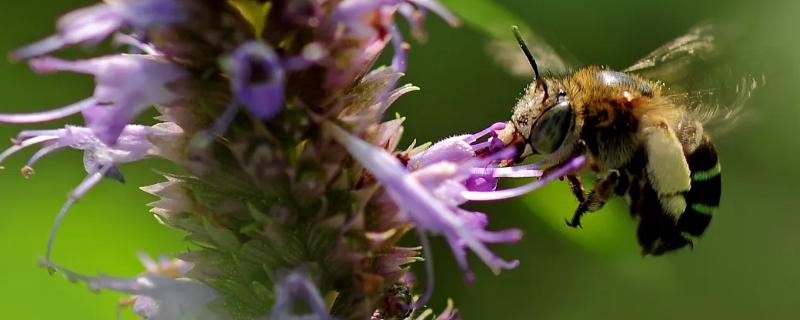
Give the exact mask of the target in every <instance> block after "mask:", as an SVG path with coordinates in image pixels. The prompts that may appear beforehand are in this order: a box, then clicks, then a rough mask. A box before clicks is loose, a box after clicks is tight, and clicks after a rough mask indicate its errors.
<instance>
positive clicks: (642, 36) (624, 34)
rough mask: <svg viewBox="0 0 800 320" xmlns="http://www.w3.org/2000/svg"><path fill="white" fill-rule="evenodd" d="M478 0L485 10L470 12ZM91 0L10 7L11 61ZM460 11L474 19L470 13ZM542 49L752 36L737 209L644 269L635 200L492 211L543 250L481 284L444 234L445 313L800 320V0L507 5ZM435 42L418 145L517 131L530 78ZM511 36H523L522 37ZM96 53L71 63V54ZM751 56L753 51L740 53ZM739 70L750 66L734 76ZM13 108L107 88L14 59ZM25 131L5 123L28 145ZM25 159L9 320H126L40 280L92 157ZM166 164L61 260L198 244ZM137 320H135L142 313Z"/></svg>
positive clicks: (401, 106)
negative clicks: (153, 191)
mask: <svg viewBox="0 0 800 320" xmlns="http://www.w3.org/2000/svg"><path fill="white" fill-rule="evenodd" d="M464 2H471V1H464ZM89 3H91V2H90V1H86V0H80V1H79V0H61V1H48V0H35V1H34V0H31V1H4V2H2V3H1V4H0V12H2V15H3V19H0V30H3V36H2V38H0V51H2V52H9V51H10V50H12V49H14V48H16V47H18V46H20V45H23V44H26V43H29V42H31V41H33V40H35V39H38V38H40V37H42V36H44V35H47V34H49V33H51V32H52V30H53V24H54V21H55V19H56V18H57V17H58V16H60V15H61V14H63V13H65V12H67V11H68V10H70V9H71V8H77V7H79V6H83V5H86V4H89ZM447 3H449V4H451V5H454V6H458V3H459V1H456V0H450V1H447ZM496 3H497V4H499V5H501V6H502V7H504V8H506V9H507V10H508V11H509V12H513V13H514V14H515V15H517V16H518V17H519V18H520V19H521V20H523V21H526V22H527V23H528V25H529V26H530V27H531V28H532V29H533V30H535V31H536V32H537V33H538V34H539V35H540V36H542V37H545V38H546V39H548V40H549V41H550V42H551V43H552V44H555V45H557V46H558V47H564V48H566V49H567V50H568V51H569V52H571V53H572V54H573V55H574V56H575V57H576V58H577V59H578V60H580V61H582V62H583V63H586V64H605V65H609V66H611V67H615V68H624V67H625V66H627V65H629V64H630V63H632V62H633V61H635V60H636V59H638V58H639V57H640V56H642V55H644V54H646V53H647V52H649V51H651V50H652V49H654V48H656V47H658V46H660V45H661V44H663V43H665V42H667V41H669V40H671V39H673V38H675V37H676V36H678V35H680V34H682V33H683V32H685V30H687V29H688V28H689V27H691V26H692V25H694V24H696V23H698V22H700V21H703V20H707V19H709V18H715V19H717V20H718V21H724V22H727V23H732V24H734V25H736V26H737V27H739V28H740V29H741V30H743V32H744V38H743V39H745V40H743V41H742V43H741V44H740V45H737V46H735V47H734V48H733V50H736V51H740V53H741V54H740V55H743V56H752V61H751V62H753V63H754V64H755V65H759V66H761V68H763V70H761V72H763V73H764V74H765V75H766V78H767V86H766V87H764V88H762V89H761V90H759V91H758V92H757V93H756V95H755V96H754V98H753V99H752V100H751V101H750V102H749V104H748V108H749V109H750V110H751V111H752V112H751V115H752V116H751V117H749V118H748V119H745V121H743V122H742V123H741V124H740V125H739V126H738V127H737V128H736V129H735V130H732V131H731V132H728V133H726V134H725V135H722V136H718V137H715V141H716V143H717V146H718V149H719V152H720V154H721V158H722V163H723V167H724V168H725V170H724V186H723V189H724V193H723V202H722V209H721V210H720V212H719V213H718V214H717V215H716V217H715V218H714V222H713V223H712V226H711V227H710V229H709V230H708V232H707V233H706V235H705V236H704V238H703V239H702V241H698V242H697V243H696V246H695V249H694V250H683V251H680V252H678V253H676V254H672V255H668V256H665V257H659V258H652V257H648V258H642V257H641V256H640V255H639V253H638V248H637V245H636V243H635V235H634V230H635V226H634V223H633V221H630V219H629V218H628V213H627V212H626V210H625V209H624V203H623V202H622V201H620V200H619V199H618V200H617V201H614V202H612V203H611V204H610V205H609V206H608V207H607V208H606V209H604V210H602V211H600V212H598V213H594V214H590V215H588V216H587V218H586V219H585V220H584V229H583V230H572V229H567V228H566V227H565V226H563V224H562V223H563V219H564V218H565V217H567V216H569V215H570V214H571V212H572V211H573V209H574V207H575V206H576V203H575V201H574V200H573V199H572V198H571V197H570V195H569V192H568V189H567V187H566V185H565V184H564V183H554V184H551V185H550V186H548V187H546V188H545V189H543V190H540V191H537V192H535V193H534V194H531V195H530V196H527V197H525V198H523V199H518V200H515V201H511V202H506V203H502V204H488V205H482V206H480V207H478V208H479V209H481V210H485V211H487V212H489V213H490V217H491V218H490V221H491V223H492V228H493V229H502V228H507V227H512V226H516V227H519V228H521V229H523V230H524V231H525V238H524V239H523V240H522V241H521V242H520V243H518V244H516V245H500V246H495V247H494V249H495V250H496V252H497V253H498V254H499V255H500V256H502V257H504V258H509V259H511V258H518V259H519V260H520V261H521V266H520V267H519V268H517V269H515V270H511V271H505V272H503V273H502V274H501V275H499V276H494V275H492V274H491V273H490V272H489V271H488V270H487V269H486V268H485V267H484V266H483V265H482V264H481V263H480V262H479V261H477V259H472V262H473V263H472V268H473V269H474V270H475V271H476V275H477V280H476V282H475V283H473V284H468V283H466V282H465V281H464V278H463V275H462V274H461V273H460V272H459V271H458V269H457V268H456V266H455V264H454V262H453V259H452V255H451V253H450V252H449V249H448V248H447V247H446V245H445V243H444V242H443V241H442V239H440V238H434V245H435V250H436V253H435V257H436V259H435V260H436V261H435V262H436V263H435V269H436V279H437V283H436V285H437V288H436V291H435V296H434V300H433V301H432V305H433V306H434V307H436V308H439V309H440V308H442V307H443V306H444V304H445V302H446V299H447V298H448V297H451V298H453V299H454V300H455V302H456V305H457V307H458V308H459V309H460V310H461V311H462V314H463V316H464V318H466V319H486V318H490V317H491V318H494V319H586V318H593V319H641V318H648V319H676V318H680V319H797V309H798V307H800V248H798V244H800V232H798V227H800V214H798V213H800V212H798V210H797V208H796V204H797V202H798V199H797V197H798V191H800V188H798V187H797V186H796V181H798V180H800V169H798V167H796V166H795V162H796V160H795V159H797V158H798V155H800V151H798V150H799V148H798V147H800V139H798V133H797V132H796V129H797V126H798V125H797V122H798V120H800V108H798V104H800V90H798V89H797V86H798V84H800V69H798V67H800V54H798V52H800V41H798V33H797V32H798V30H800V28H799V27H800V24H798V23H797V19H798V18H797V17H798V16H799V14H800V3H798V2H796V1H758V2H753V1H743V0H737V1H727V2H721V1H688V0H680V1H649V2H643V1H636V0H625V1H604V2H602V3H601V2H599V1H535V2H532V1H521V0H520V1H512V0H503V1H497V2H496ZM427 29H428V31H429V40H428V41H427V42H425V43H413V49H412V51H411V54H410V61H409V69H408V77H406V78H405V80H407V81H409V82H412V83H414V84H416V85H418V86H420V87H422V88H423V91H422V92H418V93H413V94H410V95H408V96H406V97H404V98H403V99H401V100H400V101H399V102H398V104H397V105H395V107H394V111H396V112H400V113H401V114H403V115H405V116H408V119H409V120H408V121H407V123H406V129H407V130H406V135H407V138H409V139H410V138H411V137H414V138H417V139H419V140H422V141H427V140H437V139H440V138H442V137H445V136H448V135H451V134H453V133H458V132H471V131H476V130H479V129H482V128H484V127H485V126H486V125H487V124H488V123H490V122H493V121H504V120H505V119H506V118H507V117H508V116H509V112H510V109H511V107H512V106H513V105H514V102H515V99H516V98H517V97H518V96H519V95H520V93H521V91H522V89H523V88H524V86H525V85H526V80H525V79H518V78H514V77H512V76H510V75H508V74H507V73H506V72H505V71H504V69H503V68H501V67H499V66H498V65H496V64H495V63H494V62H493V60H492V59H491V58H490V57H489V56H488V55H487V54H486V50H485V45H486V43H487V41H489V39H488V38H487V37H486V36H485V35H484V34H483V33H481V32H479V31H476V30H475V29H472V28H470V27H469V26H467V27H462V28H458V29H452V28H449V27H447V26H445V25H444V24H443V23H442V22H441V21H439V20H437V19H429V20H428V28H427ZM509 36H510V35H509ZM76 52H77V53H81V54H83V52H81V51H80V50H77V51H71V52H67V53H66V54H67V56H69V55H71V54H74V53H76ZM734 53H735V52H734ZM732 67H737V66H732ZM0 87H1V88H3V90H2V95H1V96H0V111H1V112H10V111H22V110H34V109H46V108H48V107H52V106H60V105H64V104H67V103H70V102H73V101H77V100H79V99H82V98H84V97H85V96H87V95H88V94H90V92H91V90H92V83H91V78H89V77H85V76H78V75H72V74H58V75H47V76H38V75H35V74H33V73H31V72H30V71H29V70H28V68H27V66H25V65H24V64H11V63H2V64H0ZM20 128H21V127H16V128H15V127H13V126H3V127H0V136H5V137H12V136H13V135H14V134H15V133H16V131H17V130H19V129H20ZM25 158H26V157H25V156H24V155H20V156H17V157H13V158H12V159H10V160H9V161H8V162H6V163H4V165H5V166H6V168H7V169H6V170H5V171H3V172H0V200H2V207H0V208H2V209H0V212H2V217H3V220H4V222H3V223H0V250H2V251H1V252H2V254H3V260H2V263H0V275H1V276H0V283H2V290H0V310H2V318H4V319H111V318H113V317H114V313H115V308H116V307H115V303H116V300H117V299H118V298H119V297H120V296H119V295H116V294H112V293H108V292H103V293H101V294H95V293H92V292H90V291H88V290H86V288H85V287H84V286H83V285H75V284H71V283H69V282H68V281H67V280H66V279H64V278H63V277H61V276H49V275H48V274H47V272H46V271H45V270H44V269H41V268H38V267H37V259H38V257H40V256H41V255H42V254H43V252H44V247H45V242H46V238H47V233H48V230H49V228H50V226H51V223H52V219H53V218H54V216H55V214H56V212H57V211H58V209H59V207H60V206H61V204H62V203H63V201H64V199H65V197H66V194H67V192H68V191H69V190H71V188H73V187H74V186H75V185H76V184H77V183H78V182H79V181H80V180H81V179H82V177H83V176H84V174H85V173H84V171H83V168H82V165H81V155H80V154H79V153H78V152H74V151H73V152H63V153H60V154H57V155H55V156H52V157H50V158H47V159H45V161H42V162H41V163H40V165H38V166H37V172H38V173H37V174H36V175H35V176H33V177H32V178H31V179H30V180H25V179H23V178H22V177H21V176H20V175H19V174H18V173H17V169H18V168H20V167H21V166H22V165H23V164H24V161H25ZM153 167H155V168H160V169H162V170H172V168H170V167H169V166H168V165H166V164H164V163H162V162H159V161H150V162H146V163H138V164H132V165H127V166H123V167H122V171H123V173H125V174H126V177H127V179H128V183H127V184H125V185H120V184H118V183H115V182H113V181H106V182H104V183H102V184H101V185H100V186H99V187H98V188H96V189H95V190H93V191H92V192H91V193H89V195H88V196H87V197H86V198H85V199H84V200H83V201H81V202H80V203H79V204H78V205H77V206H76V207H74V208H73V210H72V212H71V216H70V217H69V219H67V221H66V223H65V224H64V225H63V228H62V229H61V230H60V233H59V236H58V242H57V246H56V249H55V256H54V260H55V261H58V262H60V263H61V264H63V265H65V266H68V267H70V268H72V269H74V270H77V271H80V272H83V273H89V274H94V273H96V272H103V273H107V274H114V275H134V274H136V273H137V272H140V271H141V270H142V267H141V266H140V265H139V263H138V261H137V259H136V256H135V253H136V252H145V253H149V254H152V255H156V254H159V253H170V252H176V251H180V250H183V249H185V248H186V246H187V244H186V243H185V242H183V241H182V240H181V234H180V233H179V232H178V231H175V230H171V229H169V228H166V227H163V226H161V225H159V224H158V223H157V222H156V221H155V220H154V219H153V218H152V216H151V215H150V214H148V213H147V208H146V206H145V204H146V203H147V202H150V201H153V200H154V199H153V198H152V197H150V196H148V195H146V194H144V193H143V192H141V191H139V190H138V187H139V186H143V185H147V184H151V183H155V182H158V181H159V180H160V179H159V176H158V175H157V174H156V173H155V172H154V171H153V169H152V168H153ZM124 318H126V319H133V318H134V317H133V315H132V313H131V312H130V311H127V312H126V313H124Z"/></svg>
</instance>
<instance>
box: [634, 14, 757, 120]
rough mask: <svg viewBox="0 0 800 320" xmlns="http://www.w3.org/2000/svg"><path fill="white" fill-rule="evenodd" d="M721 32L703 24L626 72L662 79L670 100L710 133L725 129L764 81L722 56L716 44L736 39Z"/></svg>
mask: <svg viewBox="0 0 800 320" xmlns="http://www.w3.org/2000/svg"><path fill="white" fill-rule="evenodd" d="M721 31H723V29H722V28H720V27H718V26H715V25H714V24H712V23H709V22H705V23H701V24H699V25H697V26H695V27H693V28H691V29H690V30H689V32H687V33H686V34H684V35H682V36H680V37H678V38H677V39H675V40H673V41H670V42H669V43H667V44H665V45H663V46H661V47H659V48H658V49H656V50H654V51H653V52H651V53H650V54H648V55H647V56H645V57H644V58H642V59H640V60H639V61H637V62H636V63H634V64H633V65H632V66H630V67H628V68H627V69H625V71H626V72H630V73H633V74H637V75H640V76H642V77H645V78H648V79H651V80H655V81H659V82H661V83H662V84H664V96H665V97H667V98H669V100H670V102H671V103H673V104H675V105H679V106H682V107H684V108H685V109H686V110H687V112H689V113H690V114H691V115H692V116H694V117H695V118H697V119H698V120H699V121H701V122H703V123H704V124H705V126H706V127H707V128H709V129H711V130H712V131H716V132H718V133H719V132H720V131H725V130H727V129H729V128H731V127H733V125H734V124H735V123H736V122H738V120H740V119H741V118H742V116H743V115H744V114H746V113H747V112H746V111H749V110H747V109H745V108H744V107H745V105H746V102H747V101H748V100H749V99H750V97H751V96H752V94H753V92H754V91H756V90H757V89H758V88H760V87H761V86H763V85H764V84H765V79H764V77H763V75H759V74H753V73H749V72H746V71H745V70H743V69H744V67H743V66H744V65H745V63H741V61H735V60H736V57H733V56H730V55H727V56H726V55H723V54H721V51H723V50H720V46H721V45H726V44H729V43H732V42H733V39H732V38H734V37H733V35H732V34H723V33H722V32H721ZM726 47H727V46H726Z"/></svg>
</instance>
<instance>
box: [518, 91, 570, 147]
mask: <svg viewBox="0 0 800 320" xmlns="http://www.w3.org/2000/svg"><path fill="white" fill-rule="evenodd" d="M574 125H575V117H574V115H573V112H572V105H571V104H570V102H569V101H563V102H560V103H558V104H556V105H554V106H553V107H551V108H549V109H547V111H545V112H544V113H543V114H542V115H541V117H539V119H537V120H536V123H535V124H534V125H533V129H532V130H531V135H530V137H529V141H530V143H531V146H532V147H533V149H535V150H536V152H538V153H541V154H549V153H553V152H555V151H556V150H558V148H560V147H561V145H562V144H564V140H565V139H566V138H567V136H568V135H569V133H570V131H572V128H573V126H574Z"/></svg>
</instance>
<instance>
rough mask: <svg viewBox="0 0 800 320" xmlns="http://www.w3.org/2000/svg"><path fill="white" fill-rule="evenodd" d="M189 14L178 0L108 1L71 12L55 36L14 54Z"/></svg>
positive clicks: (28, 55)
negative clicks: (124, 27)
mask: <svg viewBox="0 0 800 320" xmlns="http://www.w3.org/2000/svg"><path fill="white" fill-rule="evenodd" d="M186 17H187V14H186V12H185V11H184V8H183V5H181V4H180V3H179V1H178V0H118V1H108V2H104V3H100V4H96V5H93V6H91V7H86V8H82V9H78V10H75V11H73V12H70V13H69V14H67V15H65V16H64V17H62V18H61V19H60V20H59V21H58V32H57V33H56V34H55V35H52V36H50V37H47V38H45V39H42V40H40V41H38V42H36V43H33V44H31V45H28V46H26V47H23V48H20V49H18V50H17V51H15V52H13V53H12V54H11V57H12V59H15V60H22V59H28V58H31V57H35V56H39V55H43V54H47V53H49V52H52V51H55V50H58V49H61V48H64V47H68V46H72V45H76V44H96V43H98V42H100V41H102V40H103V39H105V38H106V37H108V35H109V34H111V33H112V32H114V31H116V30H118V29H120V28H121V27H123V26H130V27H132V28H133V29H135V30H144V29H148V28H152V27H158V26H163V25H168V24H171V23H175V22H180V21H182V20H184V19H185V18H186Z"/></svg>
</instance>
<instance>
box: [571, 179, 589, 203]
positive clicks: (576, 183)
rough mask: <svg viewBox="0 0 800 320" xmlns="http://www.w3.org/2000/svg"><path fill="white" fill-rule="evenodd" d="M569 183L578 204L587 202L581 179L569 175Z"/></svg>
mask: <svg viewBox="0 0 800 320" xmlns="http://www.w3.org/2000/svg"><path fill="white" fill-rule="evenodd" d="M567 183H569V188H570V189H571V190H572V194H573V195H575V198H576V199H578V202H584V201H586V191H584V188H583V181H581V177H579V176H577V175H574V174H570V175H567Z"/></svg>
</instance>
